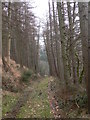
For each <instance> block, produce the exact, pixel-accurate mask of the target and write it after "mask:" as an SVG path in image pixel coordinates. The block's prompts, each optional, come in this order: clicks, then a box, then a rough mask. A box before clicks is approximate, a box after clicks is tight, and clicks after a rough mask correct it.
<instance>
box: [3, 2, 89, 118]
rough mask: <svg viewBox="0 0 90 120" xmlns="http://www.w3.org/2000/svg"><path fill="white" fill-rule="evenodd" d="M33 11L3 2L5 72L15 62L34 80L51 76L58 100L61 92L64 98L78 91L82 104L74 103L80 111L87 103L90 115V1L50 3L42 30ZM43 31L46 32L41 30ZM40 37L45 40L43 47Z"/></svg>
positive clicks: (26, 7) (30, 8) (29, 8)
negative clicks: (28, 72)
mask: <svg viewBox="0 0 90 120" xmlns="http://www.w3.org/2000/svg"><path fill="white" fill-rule="evenodd" d="M32 9H33V6H32V5H31V3H26V2H18V3H17V2H12V3H11V2H3V3H2V62H3V69H4V71H6V74H7V71H9V70H10V66H11V62H12V61H11V60H13V61H15V64H17V65H18V66H19V70H20V72H21V73H22V72H23V70H24V69H28V70H32V71H33V73H34V77H35V76H36V78H38V79H40V80H41V79H43V78H44V77H50V76H52V77H53V79H54V82H50V83H51V85H50V86H51V88H52V87H53V85H54V87H55V90H56V91H57V89H58V91H59V92H56V91H55V92H56V93H55V94H57V98H60V99H61V97H62V96H61V94H60V91H61V90H64V93H63V92H62V94H65V96H67V94H68V93H71V92H72V95H74V91H77V93H76V94H77V96H79V97H78V99H79V100H81V101H82V102H80V104H79V103H78V102H76V101H75V103H74V104H75V105H76V106H77V109H81V108H80V106H81V105H82V104H84V101H85V107H84V109H85V110H86V112H87V114H89V113H90V2H89V3H87V2H57V3H56V2H52V1H50V2H48V14H47V15H46V16H47V17H46V18H45V20H46V21H45V22H44V23H43V27H42V25H40V22H41V21H39V22H38V21H37V19H36V18H37V17H36V16H35V15H34V13H33V11H32ZM41 28H43V31H40V29H41ZM41 38H42V39H43V41H44V45H43V46H42V47H41V45H40V42H42V41H41ZM12 64H13V63H12ZM9 72H11V70H10V71H9ZM46 75H47V76H46ZM4 79H5V78H4ZM31 79H32V78H31ZM49 79H52V78H49ZM41 81H42V82H43V80H41ZM46 81H47V80H46ZM50 81H52V80H50ZM2 82H3V80H2ZM43 83H44V82H43ZM48 83H49V82H48ZM22 85H23V84H22ZM57 85H58V87H57ZM2 86H3V85H2ZM69 90H70V91H69ZM41 91H42V89H41V90H40V94H43V92H41ZM51 91H53V89H51ZM80 96H82V98H80ZM85 96H86V98H85V99H84V98H83V97H85ZM74 97H75V96H74ZM74 97H73V99H74ZM73 99H72V98H71V96H69V98H67V97H65V100H66V101H68V100H69V101H70V102H71V103H70V104H72V101H73ZM75 99H76V98H75ZM83 99H84V100H83ZM66 101H65V105H66V104H67V103H66ZM73 109H74V108H73ZM67 112H68V111H67ZM60 114H61V113H59V115H60ZM85 114H86V113H85ZM46 117H47V116H46ZM49 117H50V116H49ZM76 117H77V115H76ZM89 117H90V116H89Z"/></svg>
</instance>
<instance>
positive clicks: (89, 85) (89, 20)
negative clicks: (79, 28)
mask: <svg viewBox="0 0 90 120" xmlns="http://www.w3.org/2000/svg"><path fill="white" fill-rule="evenodd" d="M88 111H89V113H90V2H89V3H88Z"/></svg>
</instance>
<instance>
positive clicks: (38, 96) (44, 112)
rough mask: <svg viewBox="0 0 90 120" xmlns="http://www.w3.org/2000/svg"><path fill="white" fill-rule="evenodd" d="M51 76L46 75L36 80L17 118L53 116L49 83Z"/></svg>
mask: <svg viewBox="0 0 90 120" xmlns="http://www.w3.org/2000/svg"><path fill="white" fill-rule="evenodd" d="M49 80H50V78H49V77H45V78H42V79H41V80H39V81H37V82H34V84H33V85H32V86H30V87H29V88H28V89H29V90H31V88H32V91H31V92H30V93H29V98H28V100H27V103H26V104H25V105H24V106H23V107H22V108H21V109H20V111H19V114H17V118H52V117H53V114H52V113H51V108H50V104H49V99H48V83H49Z"/></svg>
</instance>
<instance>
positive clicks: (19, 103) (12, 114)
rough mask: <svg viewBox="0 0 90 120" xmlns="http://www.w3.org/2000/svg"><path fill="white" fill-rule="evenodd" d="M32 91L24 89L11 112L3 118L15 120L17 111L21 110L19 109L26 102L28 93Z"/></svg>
mask: <svg viewBox="0 0 90 120" xmlns="http://www.w3.org/2000/svg"><path fill="white" fill-rule="evenodd" d="M32 91H33V87H30V86H29V87H28V88H26V89H25V90H24V91H23V93H22V95H21V96H20V97H19V99H18V101H17V102H16V104H15V105H14V106H13V108H12V110H11V112H9V113H8V114H7V115H6V117H5V118H15V117H16V116H17V114H18V112H19V110H20V109H21V107H22V106H23V105H24V104H25V103H26V102H27V100H28V98H29V95H30V92H32Z"/></svg>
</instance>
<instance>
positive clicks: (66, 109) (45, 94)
mask: <svg viewBox="0 0 90 120" xmlns="http://www.w3.org/2000/svg"><path fill="white" fill-rule="evenodd" d="M24 70H27V68H24ZM21 73H22V70H21V69H20V67H19V65H17V64H16V63H15V62H14V61H11V66H10V71H7V72H5V70H4V69H3V75H2V76H3V81H2V83H3V85H2V88H3V91H2V94H3V97H2V117H3V118H14V117H15V118H84V119H85V118H89V119H90V115H88V112H87V96H86V92H85V90H84V87H81V86H80V85H79V86H77V85H71V84H70V85H67V86H65V84H64V83H63V81H60V80H59V79H58V78H54V77H48V76H47V77H41V76H36V75H34V77H31V78H30V79H29V81H27V83H23V82H22V81H21Z"/></svg>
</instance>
